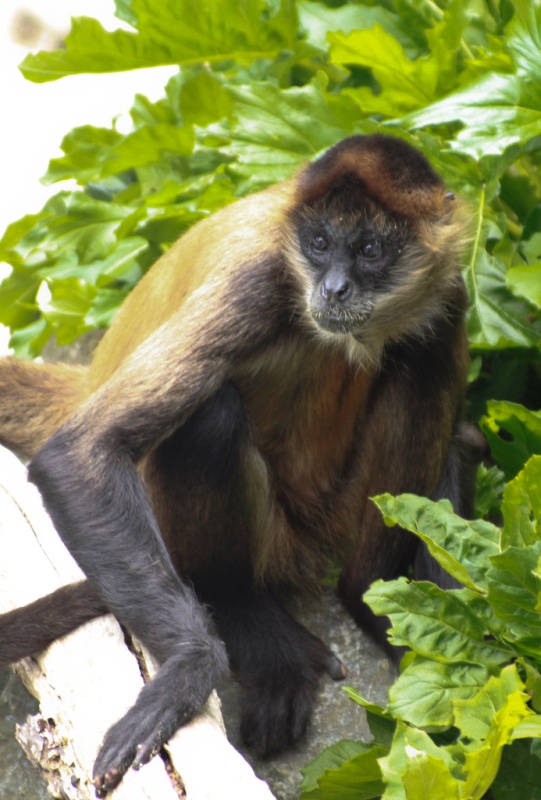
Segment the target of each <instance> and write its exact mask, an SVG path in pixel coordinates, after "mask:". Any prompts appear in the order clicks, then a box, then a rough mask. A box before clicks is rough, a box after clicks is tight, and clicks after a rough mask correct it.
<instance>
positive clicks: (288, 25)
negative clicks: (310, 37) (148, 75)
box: [21, 0, 297, 83]
mask: <svg viewBox="0 0 541 800" xmlns="http://www.w3.org/2000/svg"><path fill="white" fill-rule="evenodd" d="M131 8H132V12H133V17H134V18H135V17H137V26H138V28H139V31H138V32H131V31H124V30H117V31H113V32H108V31H106V30H105V29H104V28H103V27H102V25H101V24H100V23H99V22H98V21H97V20H94V19H90V18H87V17H80V18H75V19H73V20H72V29H71V32H70V33H69V35H68V36H67V37H66V48H65V49H64V50H53V51H50V52H41V53H38V54H36V55H28V56H27V57H26V58H25V60H24V61H23V63H22V65H21V70H22V72H23V74H24V76H25V77H26V78H28V79H29V80H32V81H34V82H36V83H42V82H44V81H52V80H56V79H58V78H62V77H63V76H65V75H75V74H78V73H82V72H90V73H99V72H119V71H123V70H131V69H141V68H142V67H155V66H162V65H166V64H195V63H203V62H207V63H212V62H221V61H225V60H226V59H235V58H238V59H245V60H252V59H254V58H274V57H275V56H276V55H277V54H278V53H279V52H280V50H282V49H284V48H289V49H293V48H294V46H295V41H296V36H297V21H296V11H295V5H294V4H293V3H291V2H289V0H283V3H282V5H281V6H280V7H279V8H278V11H277V12H276V11H275V13H272V12H273V11H274V6H272V7H271V6H269V5H267V3H265V2H263V0H240V2H238V3H237V4H235V6H231V4H229V3H228V2H227V0H183V2H182V13H179V7H178V3H177V2H175V0H162V2H161V3H159V4H158V3H156V2H153V0H133V2H132V4H131ZM271 9H272V10H271ZM264 12H268V13H264Z"/></svg>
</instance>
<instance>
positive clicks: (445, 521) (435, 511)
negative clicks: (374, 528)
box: [372, 494, 500, 589]
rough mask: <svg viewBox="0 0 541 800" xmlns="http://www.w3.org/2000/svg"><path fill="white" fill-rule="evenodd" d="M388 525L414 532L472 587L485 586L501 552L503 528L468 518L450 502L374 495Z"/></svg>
mask: <svg viewBox="0 0 541 800" xmlns="http://www.w3.org/2000/svg"><path fill="white" fill-rule="evenodd" d="M372 499H373V500H374V502H375V503H376V505H377V506H378V508H379V509H380V510H381V511H382V513H383V515H384V517H385V520H386V522H387V524H390V523H392V524H394V525H400V526H401V527H402V528H405V529H406V530H408V531H411V532H412V533H415V534H416V535H417V536H419V538H421V539H422V540H423V541H424V542H425V543H426V545H427V547H428V549H429V550H430V553H431V554H432V555H433V556H434V558H436V559H437V560H438V561H439V563H440V564H441V565H442V566H443V567H444V569H446V570H447V571H448V572H449V573H450V574H451V575H453V577H455V578H456V579H457V580H458V581H460V582H461V583H463V584H464V585H465V586H469V587H470V588H473V589H475V588H478V587H481V588H485V587H486V580H485V573H486V571H487V569H489V567H490V566H491V562H490V556H492V555H494V554H496V553H498V552H499V540H500V531H499V529H498V528H497V527H496V526H495V525H492V524H491V523H489V522H485V521H483V520H473V521H467V520H464V519H462V518H461V517H459V516H457V515H456V514H454V513H453V510H452V508H451V506H450V503H448V502H447V501H440V502H437V503H435V502H432V501H430V500H427V499H425V498H421V497H417V496H416V495H409V494H403V495H399V496H398V497H392V496H391V495H389V494H384V495H379V496H378V497H375V498H372Z"/></svg>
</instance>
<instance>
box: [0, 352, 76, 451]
mask: <svg viewBox="0 0 541 800" xmlns="http://www.w3.org/2000/svg"><path fill="white" fill-rule="evenodd" d="M86 375H87V369H86V367H76V366H72V365H70V364H36V363H35V362H33V361H20V360H18V359H16V358H2V359H0V444H3V445H5V446H6V447H8V448H9V449H10V450H14V451H15V452H16V453H18V454H20V455H22V456H23V457H24V458H32V457H33V456H34V455H35V454H36V453H37V452H38V450H39V449H40V447H41V446H42V445H43V444H45V442H46V441H47V439H49V438H50V437H51V436H52V434H53V433H54V432H55V431H56V430H57V429H58V428H59V427H60V426H61V425H62V423H63V422H65V421H66V419H67V418H68V417H69V416H70V415H71V414H72V413H73V411H75V409H76V408H77V407H78V406H79V405H80V404H81V402H82V401H83V399H84V397H85V394H86Z"/></svg>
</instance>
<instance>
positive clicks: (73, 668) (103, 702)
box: [0, 447, 273, 800]
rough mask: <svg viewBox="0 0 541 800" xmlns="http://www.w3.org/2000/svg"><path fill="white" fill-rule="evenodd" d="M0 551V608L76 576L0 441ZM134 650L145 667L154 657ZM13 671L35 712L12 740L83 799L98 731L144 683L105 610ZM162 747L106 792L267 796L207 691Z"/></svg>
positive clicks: (152, 798)
mask: <svg viewBox="0 0 541 800" xmlns="http://www.w3.org/2000/svg"><path fill="white" fill-rule="evenodd" d="M0 553H1V561H0V611H8V610H10V609H12V608H15V607H17V606H20V605H23V604H25V603H29V602H31V601H33V600H35V599H37V598H38V597H41V596H42V595H44V594H47V593H48V592H51V591H53V590H54V589H56V588H58V587H59V586H61V585H63V584H66V583H71V582H72V581H74V580H78V579H79V578H80V577H81V572H80V570H79V568H78V567H77V565H76V564H75V562H74V561H73V559H72V558H71V556H70V554H69V553H68V551H67V550H66V549H65V547H64V545H63V544H62V542H61V541H60V539H59V537H58V535H57V533H56V531H55V530H54V527H53V525H52V523H51V521H50V519H49V517H48V516H47V514H46V512H45V510H44V508H43V506H42V503H41V498H40V496H39V493H38V492H37V490H36V489H35V488H34V487H33V486H32V485H31V484H29V483H28V482H27V480H26V470H25V468H24V467H23V465H22V464H21V463H20V462H19V461H18V460H17V459H16V458H15V456H13V455H12V454H11V453H10V452H9V451H7V450H6V449H5V448H1V447H0ZM0 647H1V643H0ZM143 657H144V658H147V664H146V670H148V672H149V673H150V674H152V672H153V665H152V664H151V663H150V660H149V659H148V657H147V656H146V655H145V654H144V653H143ZM16 671H17V672H18V674H19V675H20V676H21V678H22V679H23V681H24V683H25V685H26V686H27V687H28V689H29V690H30V691H31V692H32V694H34V695H35V696H36V697H37V698H38V700H39V702H40V714H39V715H38V716H36V717H33V718H29V720H28V722H27V724H26V725H24V726H19V729H18V738H19V741H21V743H22V744H23V747H24V749H25V751H26V752H27V754H29V757H30V758H31V760H33V761H34V762H35V763H37V764H38V765H39V766H40V768H41V769H42V770H43V773H44V777H45V779H46V780H47V782H48V785H49V790H50V791H51V793H52V794H53V796H56V797H64V798H70V800H71V799H72V798H73V800H87V798H88V800H90V798H93V797H94V792H93V789H92V782H91V774H92V764H93V761H94V758H95V756H96V752H97V750H98V747H99V745H100V742H101V741H102V738H103V735H104V733H105V732H106V730H107V729H108V728H109V726H110V725H111V724H112V723H114V722H115V721H116V720H117V719H119V717H121V716H122V715H123V714H124V713H125V711H126V710H127V709H128V708H129V707H130V706H131V705H132V703H133V701H134V699H135V697H136V696H137V694H138V692H139V690H140V689H141V687H142V685H143V678H142V676H141V669H140V667H139V664H138V661H137V658H136V657H135V655H134V654H133V653H132V652H131V651H130V650H129V649H128V647H127V646H126V644H125V640H124V636H123V633H122V631H121V629H120V627H119V625H118V624H117V622H116V621H115V619H114V618H113V617H104V618H102V619H99V620H95V621H93V622H91V623H89V624H87V625H85V626H83V627H82V628H80V629H79V630H78V631H75V632H74V633H73V634H71V635H69V636H66V637H65V638H64V639H62V640H61V641H59V642H56V643H55V644H54V645H52V646H51V647H50V648H49V649H48V650H47V651H45V652H44V653H42V654H39V655H38V656H36V657H35V658H31V659H24V660H23V661H21V662H20V663H19V664H18V665H17V666H16ZM144 671H145V670H143V672H144ZM166 751H167V752H166V754H162V755H158V756H156V757H155V758H154V759H152V761H151V762H150V763H149V764H148V765H147V766H145V767H143V768H142V769H141V770H140V771H139V772H134V771H133V770H130V772H129V773H128V774H127V775H126V777H125V778H124V780H123V781H122V783H121V784H120V786H119V787H118V789H117V790H116V791H115V792H114V793H112V794H111V800H178V798H184V797H186V798H187V800H218V798H220V800H228V798H230V799H231V800H233V798H234V800H272V797H273V795H272V794H271V792H270V790H269V788H268V786H267V785H266V784H265V783H264V782H263V781H260V780H259V779H258V778H256V776H255V775H254V773H253V771H252V768H251V767H250V766H249V765H248V764H247V762H246V761H245V760H244V759H243V758H242V756H241V755H240V754H239V753H238V752H237V751H236V750H235V749H234V748H233V747H232V746H231V745H230V744H229V742H228V741H227V738H226V736H225V732H224V728H223V722H222V719H221V713H220V708H219V700H218V698H217V696H216V695H215V694H214V695H213V696H212V697H211V699H210V701H209V703H208V704H207V706H206V708H205V710H204V712H203V713H201V714H200V715H199V716H198V717H197V719H195V720H194V721H193V722H192V724H190V725H188V726H186V727H185V728H183V729H182V730H180V731H179V732H178V733H177V734H176V735H175V736H174V737H173V739H171V741H170V742H169V744H168V746H167V748H166Z"/></svg>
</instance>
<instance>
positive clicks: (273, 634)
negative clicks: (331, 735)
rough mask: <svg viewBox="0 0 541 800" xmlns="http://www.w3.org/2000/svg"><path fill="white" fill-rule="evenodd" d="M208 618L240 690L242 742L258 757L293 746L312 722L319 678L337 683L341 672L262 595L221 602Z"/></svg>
mask: <svg viewBox="0 0 541 800" xmlns="http://www.w3.org/2000/svg"><path fill="white" fill-rule="evenodd" d="M212 614H213V617H214V619H215V621H216V625H217V628H218V631H219V633H220V636H221V637H222V638H223V640H224V642H225V645H226V648H227V652H228V656H229V659H230V664H231V668H232V670H233V675H234V677H235V679H236V680H237V681H238V683H239V684H240V687H241V704H242V705H241V725H240V733H241V736H242V739H243V741H244V742H245V743H246V744H247V745H248V746H249V747H251V748H252V749H253V750H254V751H255V752H256V753H257V754H258V755H259V756H268V755H271V754H273V753H277V752H279V751H281V750H284V749H286V748H287V747H290V746H291V745H293V744H295V742H297V741H298V740H299V739H300V738H301V737H302V736H303V735H304V733H305V732H306V728H307V726H308V724H309V722H310V718H311V715H312V709H313V702H314V695H315V691H316V688H317V685H318V683H319V680H320V677H321V675H322V673H323V672H327V673H328V674H329V675H330V676H331V677H332V678H333V679H334V680H341V679H342V678H344V677H345V675H346V670H345V668H344V666H343V665H342V663H341V662H340V660H339V659H338V658H337V657H336V656H335V655H334V654H333V653H332V651H331V650H330V649H329V648H328V647H327V646H326V645H325V644H323V642H322V641H321V640H320V639H318V638H317V637H316V636H314V635H313V634H311V633H310V632H309V631H307V630H306V628H304V627H303V626H302V625H300V624H299V623H298V622H296V621H295V620H294V619H293V618H292V617H291V616H289V614H288V613H287V612H286V611H285V610H284V609H283V608H282V607H281V606H280V604H279V603H278V601H277V600H276V599H275V598H274V597H273V596H272V595H271V594H270V593H269V592H266V591H265V590H263V589H254V590H252V591H250V592H248V593H246V594H245V595H244V596H240V597H237V598H229V599H227V600H225V599H222V601H221V602H216V603H215V604H214V608H213V610H212Z"/></svg>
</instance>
